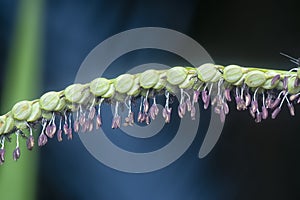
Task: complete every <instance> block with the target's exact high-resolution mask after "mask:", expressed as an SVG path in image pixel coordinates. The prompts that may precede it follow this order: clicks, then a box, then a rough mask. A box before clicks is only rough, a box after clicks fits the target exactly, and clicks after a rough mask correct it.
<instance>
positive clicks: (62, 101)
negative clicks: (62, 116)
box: [54, 97, 66, 111]
mask: <svg viewBox="0 0 300 200" xmlns="http://www.w3.org/2000/svg"><path fill="white" fill-rule="evenodd" d="M65 107H66V99H65V97H61V98H60V99H59V102H58V104H57V106H56V107H55V108H54V111H62V110H63V109H64V108H65Z"/></svg>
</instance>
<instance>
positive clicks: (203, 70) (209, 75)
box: [197, 63, 217, 83]
mask: <svg viewBox="0 0 300 200" xmlns="http://www.w3.org/2000/svg"><path fill="white" fill-rule="evenodd" d="M197 73H198V78H199V79H200V80H201V81H203V82H205V83H207V82H209V81H210V80H212V79H213V78H214V76H215V75H216V73H217V69H216V67H215V65H214V64H212V63H206V64H203V65H201V66H200V67H198V68H197Z"/></svg>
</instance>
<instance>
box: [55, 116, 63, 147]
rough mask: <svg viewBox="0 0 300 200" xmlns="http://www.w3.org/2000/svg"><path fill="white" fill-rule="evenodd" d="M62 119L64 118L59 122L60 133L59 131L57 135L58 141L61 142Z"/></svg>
mask: <svg viewBox="0 0 300 200" xmlns="http://www.w3.org/2000/svg"><path fill="white" fill-rule="evenodd" d="M62 118H63V117H62V116H60V120H59V128H58V131H57V133H56V135H57V140H58V141H59V142H61V141H62V130H61V124H62Z"/></svg>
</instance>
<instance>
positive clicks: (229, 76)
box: [223, 65, 243, 83]
mask: <svg viewBox="0 0 300 200" xmlns="http://www.w3.org/2000/svg"><path fill="white" fill-rule="evenodd" d="M242 76H243V68H242V67H240V66H237V65H228V66H227V67H225V68H224V71H223V78H224V79H225V80H226V81H227V82H229V83H234V82H237V81H238V80H240V79H241V77H242Z"/></svg>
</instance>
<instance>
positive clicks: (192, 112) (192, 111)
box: [191, 105, 196, 120]
mask: <svg viewBox="0 0 300 200" xmlns="http://www.w3.org/2000/svg"><path fill="white" fill-rule="evenodd" d="M191 118H192V120H195V119H196V108H195V106H194V105H193V106H192V108H191Z"/></svg>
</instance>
